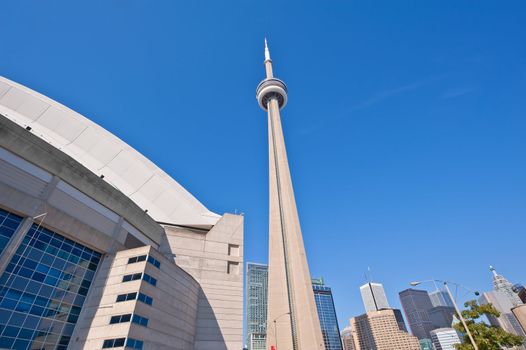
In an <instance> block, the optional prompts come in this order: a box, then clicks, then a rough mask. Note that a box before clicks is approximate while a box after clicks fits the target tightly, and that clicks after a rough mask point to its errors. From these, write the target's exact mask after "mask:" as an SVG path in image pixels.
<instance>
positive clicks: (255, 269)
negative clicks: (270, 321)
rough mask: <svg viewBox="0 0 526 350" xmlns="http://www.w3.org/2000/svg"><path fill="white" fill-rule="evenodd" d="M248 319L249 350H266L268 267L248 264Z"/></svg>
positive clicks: (246, 301)
mask: <svg viewBox="0 0 526 350" xmlns="http://www.w3.org/2000/svg"><path fill="white" fill-rule="evenodd" d="M246 274H247V275H246V300H245V304H246V309H247V313H246V319H247V344H248V349H249V350H266V343H265V339H266V334H267V290H268V286H267V283H268V266H267V265H263V264H256V263H250V262H249V263H247V272H246Z"/></svg>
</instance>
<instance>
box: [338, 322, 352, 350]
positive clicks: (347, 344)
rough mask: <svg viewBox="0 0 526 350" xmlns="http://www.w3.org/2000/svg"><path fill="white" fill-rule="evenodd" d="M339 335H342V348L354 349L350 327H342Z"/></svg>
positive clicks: (345, 349)
mask: <svg viewBox="0 0 526 350" xmlns="http://www.w3.org/2000/svg"><path fill="white" fill-rule="evenodd" d="M341 335H342V344H343V349H344V350H355V349H354V340H353V337H352V329H351V327H350V326H347V327H345V328H344V329H342V331H341Z"/></svg>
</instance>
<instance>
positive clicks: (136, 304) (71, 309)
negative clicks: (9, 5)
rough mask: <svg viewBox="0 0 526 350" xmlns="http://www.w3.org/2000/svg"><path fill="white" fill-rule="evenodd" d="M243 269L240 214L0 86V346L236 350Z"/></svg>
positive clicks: (120, 145)
mask: <svg viewBox="0 0 526 350" xmlns="http://www.w3.org/2000/svg"><path fill="white" fill-rule="evenodd" d="M123 125H124V126H125V124H123ZM151 137H155V135H152V136H151ZM242 270H243V217H242V216H238V215H231V214H224V215H218V214H215V213H213V212H211V211H209V210H208V209H207V208H206V207H205V206H204V205H203V204H201V203H200V202H199V201H198V200H197V199H196V198H195V197H194V196H192V195H191V194H190V193H189V192H188V191H187V190H185V189H184V188H183V187H182V186H181V185H180V184H178V183H177V182H176V181H175V180H174V179H172V178H171V177H170V176H169V175H168V174H166V173H165V172H164V171H162V170H161V169H160V168H158V167H157V166H156V165H155V164H153V163H152V162H151V161H150V160H148V159H147V158H146V157H144V156H143V155H141V154H140V153H139V152H137V151H136V150H135V149H133V148H132V147H131V146H129V145H127V144H126V143H124V142H123V141H122V140H120V139H119V138H118V137H116V136H115V135H113V134H111V133H110V132H108V131H107V130H105V129H103V128H102V127H100V126H99V125H97V124H95V123H93V122H92V121H90V120H89V119H87V118H85V117H84V116H82V115H80V114H78V113H76V112H74V111H72V110H70V109H68V108H67V107H65V106H63V105H61V104H59V103H57V102H55V101H53V100H51V99H49V98H47V97H45V96H43V95H41V94H38V93H36V92H34V91H32V90H30V89H28V88H26V87H23V86H21V85H19V84H17V83H14V82H12V81H10V80H7V79H5V78H0V332H1V333H0V348H5V349H58V350H65V349H70V350H71V349H101V348H111V347H124V346H126V347H127V348H130V349H196V350H197V349H199V350H208V349H221V350H225V349H232V350H233V349H235V350H238V349H241V348H242V345H243V342H242V341H243V339H242V338H243V334H242V328H243V327H242V319H243V272H242Z"/></svg>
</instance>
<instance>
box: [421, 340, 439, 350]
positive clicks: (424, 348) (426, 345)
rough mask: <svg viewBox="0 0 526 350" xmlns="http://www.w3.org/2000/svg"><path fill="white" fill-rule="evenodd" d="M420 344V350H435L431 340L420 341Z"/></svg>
mask: <svg viewBox="0 0 526 350" xmlns="http://www.w3.org/2000/svg"><path fill="white" fill-rule="evenodd" d="M418 342H419V343H420V350H435V349H434V348H433V342H432V341H431V339H427V338H426V339H420V340H419V341H418Z"/></svg>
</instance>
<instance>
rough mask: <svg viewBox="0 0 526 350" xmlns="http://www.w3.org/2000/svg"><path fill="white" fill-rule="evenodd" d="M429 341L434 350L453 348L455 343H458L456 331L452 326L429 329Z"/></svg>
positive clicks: (453, 349)
mask: <svg viewBox="0 0 526 350" xmlns="http://www.w3.org/2000/svg"><path fill="white" fill-rule="evenodd" d="M431 341H432V342H433V345H434V346H435V350H455V349H456V347H455V344H460V343H461V341H460V338H459V337H458V334H457V331H456V330H454V329H453V328H438V329H434V330H432V331H431Z"/></svg>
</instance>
